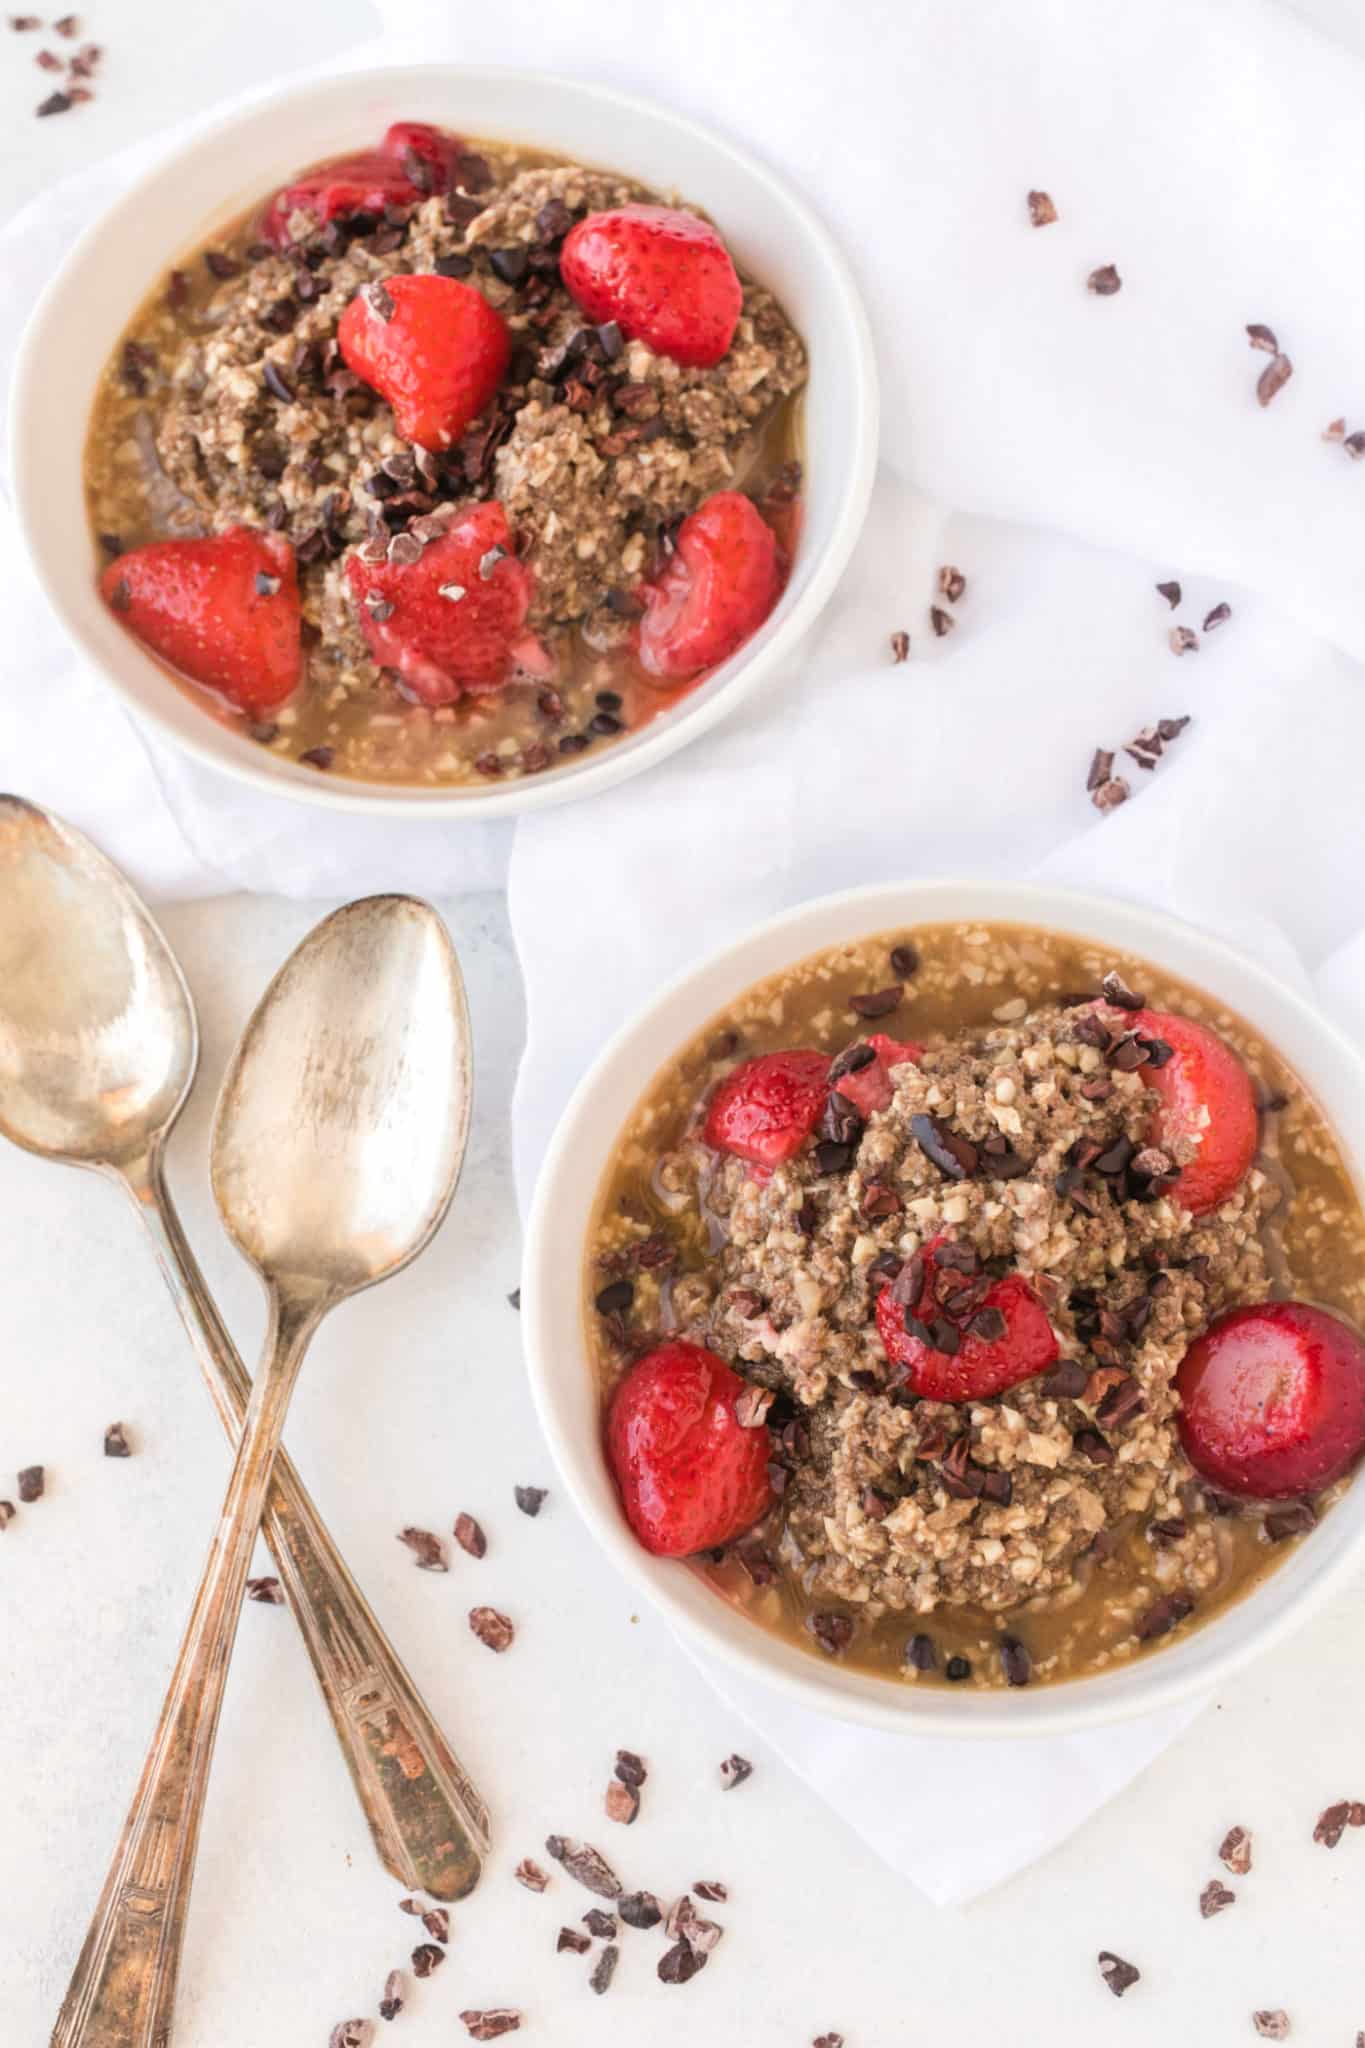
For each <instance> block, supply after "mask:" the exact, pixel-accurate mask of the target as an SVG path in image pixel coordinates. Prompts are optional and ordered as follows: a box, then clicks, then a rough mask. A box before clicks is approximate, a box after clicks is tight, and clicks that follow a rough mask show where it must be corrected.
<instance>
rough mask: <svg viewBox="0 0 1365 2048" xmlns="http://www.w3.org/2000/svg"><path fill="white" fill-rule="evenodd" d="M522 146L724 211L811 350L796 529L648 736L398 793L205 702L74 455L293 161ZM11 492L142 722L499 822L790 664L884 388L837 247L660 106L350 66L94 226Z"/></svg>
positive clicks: (661, 743) (440, 809)
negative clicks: (88, 525) (449, 131)
mask: <svg viewBox="0 0 1365 2048" xmlns="http://www.w3.org/2000/svg"><path fill="white" fill-rule="evenodd" d="M399 119H412V120H422V121H434V122H438V123H440V124H441V125H443V126H446V127H449V128H453V129H455V130H457V131H459V132H461V133H464V134H468V135H471V136H478V137H487V138H489V139H492V140H504V141H514V142H534V143H537V144H540V145H541V146H543V147H545V148H547V149H552V150H558V151H562V152H563V153H564V154H565V155H567V156H570V157H574V158H577V159H579V160H580V161H582V162H583V163H587V164H594V165H595V164H602V165H605V166H606V167H607V168H609V169H615V170H621V171H623V172H626V173H628V174H630V175H633V176H635V177H638V178H640V179H641V180H643V181H644V182H645V183H646V184H649V185H653V186H655V187H656V188H658V189H660V190H662V191H665V192H667V191H671V190H677V191H678V192H679V193H681V194H682V195H683V196H684V197H685V198H687V199H691V200H694V201H696V202H697V203H698V204H699V205H701V206H704V207H705V208H706V209H707V211H708V212H709V213H711V214H712V215H714V217H715V219H716V221H717V222H718V224H719V226H720V228H721V230H722V232H723V234H724V235H725V238H726V240H727V242H728V243H729V244H730V246H731V248H732V249H733V250H734V252H735V255H736V257H737V258H738V261H739V263H740V266H741V267H742V268H743V269H746V270H748V271H749V272H750V273H751V274H752V275H753V276H755V277H758V278H761V279H762V281H763V282H764V283H765V284H766V285H769V286H770V287H771V288H772V289H773V290H774V291H775V292H776V293H777V295H778V297H779V298H780V299H781V300H782V302H783V304H784V305H785V306H786V309H787V311H788V312H789V313H790V315H791V317H792V319H793V321H794V322H795V324H796V326H797V328H798V329H799V331H800V332H801V334H802V335H803V337H804V339H805V341H806V345H807V348H808V349H809V352H810V369H811V375H810V385H809V389H808V391H807V393H806V398H805V439H806V446H805V458H806V483H805V522H804V529H803V532H802V536H801V541H800V545H799V547H798V549H797V554H796V560H795V563H794V566H793V569H792V574H791V577H790V580H789V581H788V584H787V587H786V590H785V591H784V592H783V595H782V599H781V602H780V603H779V605H778V606H777V609H776V610H775V612H774V613H773V615H772V617H771V618H770V619H769V620H768V621H767V623H766V624H765V625H764V626H763V628H762V630H761V631H760V632H758V633H757V634H755V636H754V638H753V639H752V640H750V641H749V642H748V644H747V645H746V646H745V647H743V648H742V649H741V650H740V652H739V653H738V654H736V655H735V656H733V657H732V658H731V660H729V661H727V662H725V663H724V664H723V665H722V667H720V668H719V669H717V671H716V672H715V674H714V675H712V676H710V677H709V678H708V679H707V680H706V682H704V683H703V684H701V685H700V687H699V688H697V689H696V690H694V691H693V692H692V693H691V695H690V696H689V697H687V698H686V699H684V700H683V702H682V703H680V704H678V705H677V706H675V707H674V708H672V709H670V710H668V711H665V712H663V713H661V714H660V715H659V717H657V718H656V719H654V720H653V721H652V722H651V723H650V724H649V725H648V726H647V727H645V728H643V729H642V730H641V731H640V733H639V734H638V735H637V736H635V737H633V738H630V739H626V740H624V741H622V742H621V743H620V744H618V745H616V746H614V747H612V748H609V749H607V750H606V751H605V752H603V753H601V754H599V755H597V756H594V755H592V754H587V755H584V756H583V757H581V758H580V759H578V760H576V761H574V762H572V763H569V764H566V765H565V766H563V767H559V768H556V769H555V770H553V772H551V773H549V774H546V775H544V776H540V777H534V778H527V779H526V780H525V781H521V782H517V783H515V784H510V785H508V786H507V787H505V788H501V789H499V788H496V787H494V788H490V789H488V790H482V789H479V790H472V791H469V792H457V791H451V790H444V791H431V790H419V789H396V788H395V787H394V786H393V785H392V784H384V783H366V782H360V781H354V780H350V779H347V778H344V777H342V776H335V777H331V776H324V775H319V774H318V773H317V772H316V771H315V770H313V769H309V768H306V767H300V766H299V765H298V764H297V763H296V762H291V761H284V760H280V759H279V758H278V757H276V756H275V755H273V754H270V753H267V752H266V751H264V750H263V749H262V748H261V747H259V746H257V745H255V744H254V743H253V742H252V741H251V740H250V739H249V738H247V737H246V735H245V734H243V733H242V732H241V731H240V730H235V729H232V728H230V727H229V726H227V725H225V724H223V723H220V722H219V721H218V720H217V719H216V718H215V717H214V716H213V715H211V713H210V711H209V710H207V709H206V708H205V707H204V706H203V705H201V704H197V703H195V702H194V701H193V699H192V698H191V697H190V696H189V695H188V694H187V693H186V690H185V689H184V688H183V686H181V685H178V684H177V683H176V682H174V681H173V680H172V678H171V677H170V676H169V675H168V674H167V673H166V671H165V670H164V669H162V668H161V667H160V666H159V664H158V663H157V662H156V661H155V660H153V658H152V657H151V656H150V655H148V654H146V653H145V652H144V651H143V650H142V649H141V648H139V646H138V645H137V643H136V642H135V641H134V640H132V639H131V638H130V637H129V636H128V634H127V633H125V632H124V631H123V629H122V628H121V627H120V626H119V625H118V623H117V621H116V620H115V619H114V618H113V617H112V616H111V615H110V613H109V611H108V609H107V608H106V606H105V605H104V604H103V603H102V602H101V600H100V598H99V597H98V595H97V593H96V589H95V569H96V564H95V562H94V558H93V550H87V548H86V546H85V545H84V542H83V538H82V536H83V535H84V532H85V511H84V504H83V496H82V485H81V456H82V448H83V444H84V439H85V431H86V420H87V415H88V411H89V403H90V400H91V398H92V397H93V394H94V390H95V384H96V379H97V378H98V376H99V373H100V370H101V369H102V368H103V366H104V363H105V362H106V361H107V359H108V357H109V355H110V353H111V351H112V350H113V347H114V344H115V342H116V341H117V339H118V336H119V334H120V333H121V331H122V329H123V327H124V326H125V324H126V322H127V321H128V319H129V318H130V316H131V315H132V313H133V312H134V311H135V309H136V308H137V306H138V305H139V303H140V302H141V300H142V299H143V298H144V297H145V295H146V294H147V292H148V291H150V290H151V288H152V286H153V285H154V284H155V282H156V280H157V278H158V277H159V276H161V275H163V274H164V273H165V271H166V270H167V268H168V267H169V266H170V265H171V264H172V263H173V262H174V261H175V259H176V258H177V256H179V255H181V254H182V253H184V252H186V251H189V250H191V249H193V248H194V247H195V246H196V245H197V244H198V243H201V242H203V241H204V240H206V239H207V238H208V237H210V236H211V235H212V233H213V231H214V228H215V227H216V226H217V225H219V224H226V223H228V222H230V221H231V220H233V219H234V218H235V217H236V216H237V215H239V214H241V213H242V212H244V211H245V209H246V208H247V207H248V206H249V205H250V204H251V203H252V202H253V201H255V200H258V199H263V198H264V197H265V196H266V195H267V194H268V193H269V192H271V191H272V190H273V189H274V188H275V187H276V186H278V185H279V184H281V183H283V182H284V180H285V179H286V178H287V177H289V176H290V175H291V174H292V173H294V172H296V171H298V170H299V169H300V168H301V167H302V166H303V165H306V164H309V163H313V162H315V161H317V160H318V159H319V158H322V157H328V156H335V155H337V154H339V153H340V152H342V151H345V150H349V149H354V148H356V147H358V146H360V145H362V144H365V143H370V142H373V141H374V140H375V139H376V138H377V137H378V136H379V135H380V134H381V133H382V131H383V129H384V128H385V127H386V126H387V124H388V123H389V122H390V121H394V120H399ZM11 436H12V445H13V464H14V492H15V499H16V503H17V505H18V508H19V516H20V521H21V524H22V527H23V531H24V535H25V538H26V540H27V542H28V546H29V551H30V553H31V555H32V558H33V563H34V567H35V568H36V570H37V573H38V577H39V579H40V581H41V583H42V585H43V588H44V590H45V591H46V592H47V595H48V597H49V599H50V600H51V603H52V606H53V609H54V610H55V611H56V613H57V616H58V617H59V618H60V619H61V621H62V623H63V625H64V626H65V627H66V629H67V631H68V632H69V633H70V634H71V636H72V638H73V639H74V640H75V641H76V642H77V644H78V645H79V646H80V647H81V648H82V649H83V650H84V652H85V653H86V654H88V655H89V656H90V658H91V660H92V661H93V662H94V664H95V666H96V668H98V669H99V670H100V671H101V672H102V674H103V675H104V676H106V677H107V679H108V680H109V682H110V683H111V684H112V686H113V687H114V688H115V689H116V690H117V691H118V692H119V694H120V695H121V696H122V697H123V698H124V699H125V700H126V702H127V703H128V704H129V705H130V706H131V707H132V708H133V710H134V711H135V712H136V713H137V714H138V716H139V717H140V718H142V719H145V720H146V721H147V722H148V723H149V724H150V725H152V726H154V727H155V729H156V730H157V731H158V732H159V733H162V734H163V735H165V737H166V738H168V739H171V740H173V741H175V743H176V744H177V745H178V746H181V747H183V748H184V749H185V751H186V752H187V753H190V754H193V755H194V756H195V757H196V758H197V759H199V760H201V761H205V762H207V763H208V764H209V765H210V766H212V767H215V768H219V769H223V770H225V771H226V772H227V773H228V774H230V775H234V776H236V777H238V778H239V779H240V780H242V781H244V782H252V783H255V784H257V785H258V786H259V787H261V788H265V789H269V790H272V791H274V792H275V793H276V794H278V795H284V796H291V797H298V798H301V799H302V800H304V801H305V802H313V803H319V804H325V805H327V806H329V807H330V808H332V809H334V810H352V811H366V812H371V813H374V812H388V813H401V814H402V815H404V816H409V817H411V816H433V815H434V816H439V815H446V816H453V815H458V816H461V817H489V816H491V815H494V814H496V813H506V812H510V811H521V810H532V809H536V808H539V807H541V806H544V805H546V804H553V803H561V802H563V801H564V800H565V799H567V798H571V797H584V796H589V795H591V794H592V792H593V791H594V790H598V789H604V788H606V787H607V785H608V784H610V783H614V782H619V781H621V780H623V779H624V778H625V777H626V776H629V775H634V774H636V773H637V772H638V771H639V770H640V769H642V768H645V767H647V766H648V765H649V763H650V762H651V761H657V760H661V759H662V758H663V756H664V755H665V754H670V753H672V752H673V750H674V749H675V748H677V747H680V746H682V745H684V743H685V742H686V741H688V740H690V739H694V738H695V737H696V736H697V735H698V734H699V733H702V732H705V730H706V729H707V727H708V726H711V725H714V724H715V723H716V721H717V719H719V718H721V717H723V716H724V714H725V713H726V712H727V711H728V710H730V709H731V708H732V707H733V706H734V705H735V704H737V703H738V702H739V701H740V699H741V698H743V697H745V696H747V695H748V694H749V693H750V692H751V691H752V690H754V689H755V688H756V687H757V686H758V684H759V683H760V682H761V681H762V680H763V678H764V677H765V676H768V675H771V674H772V673H773V672H774V670H775V669H776V668H777V667H778V666H779V664H780V663H781V662H782V661H783V660H785V659H787V658H788V657H790V655H791V654H792V652H793V650H794V648H795V647H796V645H797V642H798V641H799V640H800V638H801V636H802V634H803V633H804V632H805V631H806V629H807V627H809V626H810V624H811V623H812V621H813V620H814V619H815V617H816V615H817V614H818V612H819V611H820V609H821V607H822V606H823V605H824V603H825V602H826V600H827V599H828V597H829V595H830V593H831V591H832V590H833V589H834V586H835V583H836V582H837V581H838V578H839V576H840V574H841V572H842V571H843V568H844V565H845V563H846V562H847V561H848V558H849V555H850V553H851V552H852V549H853V545H854V543H855V541H856V540H857V538H858V533H859V530H860V528H861V526H862V522H863V515H864V513H865V512H866V509H867V500H868V494H869V492H870V490H871V487H872V475H873V469H874V466H875V461H876V445H877V383H876V369H875V365H874V361H873V354H872V345H871V341H870V338H869V333H868V327H867V321H866V318H865V316H864V313H863V309H862V305H861V302H860V300H859V298H858V294H857V290H856V288H855V286H854V284H853V281H852V278H851V276H850V274H849V271H848V268H847V266H846V264H845V263H844V260H843V257H842V256H841V255H840V253H839V250H838V249H837V248H836V246H835V244H834V242H833V240H832V239H831V237H830V236H829V234H828V233H827V232H826V230H825V229H824V227H823V226H822V225H821V223H820V222H819V221H818V220H817V219H816V217H815V215H814V214H813V213H812V212H811V211H810V209H809V208H808V207H807V205H806V204H805V202H804V200H802V199H801V198H799V197H798V196H797V194H796V193H795V192H793V191H792V190H791V189H790V188H789V187H788V186H787V185H786V184H784V183H783V181H782V180H781V179H779V178H777V177H775V176H774V175H773V173H772V172H771V171H769V170H768V169H766V167H765V166H764V165H763V164H761V163H759V162H758V161H757V160H756V159H755V158H753V157H751V156H748V155H746V154H745V152H744V151H743V150H740V149H738V148H736V147H735V146H734V144H733V143H730V142H727V141H725V140H723V139H722V138H721V137H719V136H716V135H711V134H709V133H708V132H707V131H706V130H705V129H704V128H700V127H698V126H697V125H696V123H695V122H692V121H689V120H686V119H684V118H683V116H681V115H679V114H674V113H670V112H669V111H668V110H667V109H666V108H663V107H658V106H652V105H650V104H649V103H647V102H646V101H644V100H638V99H632V98H629V97H627V96H626V95H625V94H624V93H618V92H611V91H608V90H606V89H605V88H603V87H598V86H591V85H582V84H578V83H576V82H574V81H572V80H569V79H564V78H554V77H550V76H548V75H547V74H545V73H542V72H535V71H513V70H474V69H462V68H460V67H457V66H452V65H422V66H413V67H410V68H400V67H392V68H389V69H386V70H374V71H361V72H355V73H352V74H348V75H346V76H344V77H340V78H332V79H327V80H324V81H323V82H321V83H319V84H314V85H309V86H306V87H303V88H301V89H299V90H296V91H292V92H288V93H284V94H281V95H279V96H278V97H276V98H273V99H270V100H267V101H263V102H260V103H258V104H257V105H256V106H254V107H253V108H252V109H251V110H250V111H249V112H247V113H243V114H237V115H234V116H233V117H232V118H231V119H229V120H225V121H220V122H218V123H217V124H216V125H214V126H211V127H209V128H208V129H206V130H204V131H202V132H200V133H199V134H198V135H197V136H196V137H195V139H194V140H193V141H191V142H189V143H187V144H186V145H185V146H184V147H183V148H181V149H178V150H175V151H173V152H172V153H171V154H170V155H169V156H168V157H166V158H164V159H163V160H162V162H161V163H159V164H158V165H157V166H156V168H155V169H154V170H153V171H151V172H150V173H149V174H148V175H147V176H146V177H145V178H142V179H141V180H139V182H138V183H137V184H135V185H134V186H133V187H132V189H131V190H130V191H128V192H126V193H125V194H124V195H123V197H122V198H120V199H118V200H117V201H115V203H114V204H113V205H112V206H111V207H110V208H109V209H108V211H107V212H106V213H104V214H102V215H101V216H100V218H99V219H98V220H96V221H94V222H93V223H92V224H91V226H90V227H89V228H88V229H87V230H86V232H85V233H84V235H82V237H81V239H80V241H79V242H78V243H77V244H76V246H75V248H74V249H73V250H72V251H71V254H70V255H69V256H68V258H67V260H66V262H65V263H64V264H63V265H62V267H61V269H60V270H59V271H58V273H57V275H56V277H55V278H54V279H53V281H52V283H51V284H50V285H49V286H48V289H47V290H46V292H45V293H44V295H43V297H42V299H41V300H40V302H39V304H38V307H37V309H36V310H35V312H34V315H33V318H32V320H31V322H30V324H29V328H28V331H27V334H26V335H25V338H24V343H23V346H22V348H21V350H20V354H19V360H18V364H17V366H16V370H15V376H14V386H13V400H12V418H11Z"/></svg>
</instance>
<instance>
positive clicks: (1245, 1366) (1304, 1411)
mask: <svg viewBox="0 0 1365 2048" xmlns="http://www.w3.org/2000/svg"><path fill="white" fill-rule="evenodd" d="M1176 1389H1177V1391H1178V1393H1179V1395H1180V1401H1181V1414H1180V1440H1181V1442H1182V1443H1183V1445H1184V1447H1185V1455H1186V1456H1187V1457H1188V1459H1189V1461H1190V1463H1191V1464H1192V1465H1193V1466H1194V1468H1195V1470H1196V1471H1197V1472H1200V1473H1202V1474H1203V1476H1204V1477H1205V1478H1206V1479H1210V1480H1212V1482H1213V1484H1214V1485H1215V1486H1218V1487H1221V1488H1222V1489H1223V1491H1224V1492H1225V1493H1233V1494H1238V1495H1247V1496H1250V1497H1251V1498H1253V1499H1255V1500H1284V1499H1287V1498H1289V1497H1290V1496H1291V1495H1296V1494H1304V1493H1316V1492H1317V1491H1319V1489H1320V1488H1322V1487H1324V1486H1330V1485H1331V1483H1332V1481H1333V1480H1334V1479H1340V1477H1341V1475H1342V1474H1343V1472H1348V1471H1349V1470H1350V1468H1351V1466H1352V1465H1354V1463H1355V1462H1356V1459H1357V1458H1358V1457H1359V1456H1360V1454H1361V1451H1362V1450H1365V1343H1362V1342H1361V1339H1360V1337H1359V1335H1358V1334H1357V1332H1356V1331H1355V1330H1353V1329H1352V1328H1351V1326H1350V1324H1349V1323H1344V1322H1342V1320H1341V1319H1340V1317H1339V1316H1334V1315H1329V1314H1328V1313H1327V1310H1326V1309H1321V1308H1313V1307H1312V1306H1310V1304H1309V1303H1307V1302H1303V1301H1267V1302H1263V1303H1261V1304H1260V1305H1259V1306H1258V1307H1252V1308H1234V1309H1231V1310H1229V1312H1228V1313H1227V1314H1226V1315H1222V1316H1219V1317H1218V1318H1217V1320H1216V1321H1215V1322H1213V1323H1211V1324H1210V1325H1209V1327H1208V1329H1207V1330H1205V1332H1204V1334H1203V1335H1202V1336H1201V1337H1196V1338H1195V1340H1194V1342H1193V1344H1191V1346H1190V1348H1189V1350H1188V1351H1187V1352H1186V1353H1185V1356H1184V1358H1183V1359H1182V1361H1181V1365H1180V1370H1179V1372H1178V1373H1177V1374H1176Z"/></svg>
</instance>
